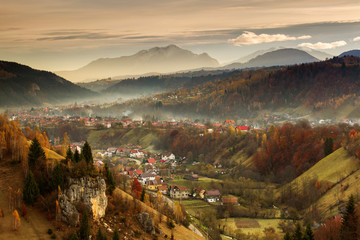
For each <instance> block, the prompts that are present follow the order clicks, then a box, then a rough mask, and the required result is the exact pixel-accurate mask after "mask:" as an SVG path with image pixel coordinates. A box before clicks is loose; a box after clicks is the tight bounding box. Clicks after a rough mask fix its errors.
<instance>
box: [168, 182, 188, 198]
mask: <svg viewBox="0 0 360 240" xmlns="http://www.w3.org/2000/svg"><path fill="white" fill-rule="evenodd" d="M169 194H170V197H171V198H175V199H188V198H189V191H188V190H187V189H186V188H184V187H181V186H179V185H171V186H170V187H169Z"/></svg>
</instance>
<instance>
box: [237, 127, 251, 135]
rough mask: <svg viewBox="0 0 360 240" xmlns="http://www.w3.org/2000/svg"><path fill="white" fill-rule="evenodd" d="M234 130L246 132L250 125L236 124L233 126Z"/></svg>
mask: <svg viewBox="0 0 360 240" xmlns="http://www.w3.org/2000/svg"><path fill="white" fill-rule="evenodd" d="M235 131H236V132H237V133H247V132H248V131H250V127H249V126H237V127H236V128H235Z"/></svg>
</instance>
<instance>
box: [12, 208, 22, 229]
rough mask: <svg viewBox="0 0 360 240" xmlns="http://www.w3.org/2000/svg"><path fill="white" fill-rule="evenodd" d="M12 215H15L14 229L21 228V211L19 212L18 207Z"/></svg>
mask: <svg viewBox="0 0 360 240" xmlns="http://www.w3.org/2000/svg"><path fill="white" fill-rule="evenodd" d="M12 217H13V229H14V230H19V228H20V216H19V213H18V211H17V210H16V209H15V210H14V212H13V213H12Z"/></svg>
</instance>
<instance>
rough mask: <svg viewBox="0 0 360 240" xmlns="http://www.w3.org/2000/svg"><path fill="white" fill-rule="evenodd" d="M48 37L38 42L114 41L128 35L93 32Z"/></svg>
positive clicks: (56, 34)
mask: <svg viewBox="0 0 360 240" xmlns="http://www.w3.org/2000/svg"><path fill="white" fill-rule="evenodd" d="M46 35H47V36H45V37H41V38H37V40H38V41H48V40H50V41H56V40H86V39H88V40H95V39H113V38H121V37H124V36H127V35H114V34H106V33H92V32H52V33H48V34H46Z"/></svg>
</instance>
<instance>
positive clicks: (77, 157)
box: [73, 149, 81, 163]
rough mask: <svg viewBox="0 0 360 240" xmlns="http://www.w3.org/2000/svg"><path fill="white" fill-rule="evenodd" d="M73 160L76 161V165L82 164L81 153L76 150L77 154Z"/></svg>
mask: <svg viewBox="0 0 360 240" xmlns="http://www.w3.org/2000/svg"><path fill="white" fill-rule="evenodd" d="M73 159H74V162H76V163H78V162H80V160H81V158H80V153H79V151H78V150H77V149H75V153H74V157H73Z"/></svg>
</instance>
